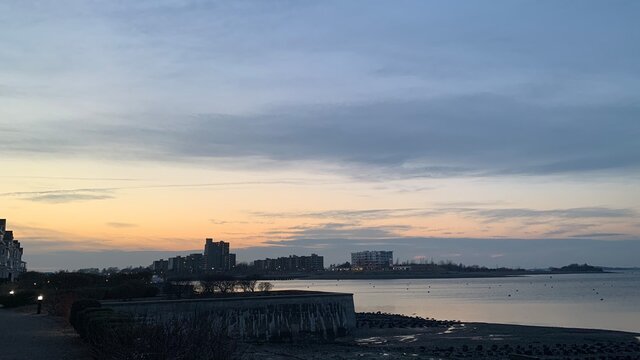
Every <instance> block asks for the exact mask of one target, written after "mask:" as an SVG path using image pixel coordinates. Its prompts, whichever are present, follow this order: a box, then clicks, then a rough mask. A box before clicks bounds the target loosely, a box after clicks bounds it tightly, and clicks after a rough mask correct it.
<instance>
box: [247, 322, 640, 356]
mask: <svg viewBox="0 0 640 360" xmlns="http://www.w3.org/2000/svg"><path fill="white" fill-rule="evenodd" d="M639 336H640V334H634V333H627V332H618V331H606V330H590V329H570V328H557V327H538V326H520V325H503V324H487V323H460V322H455V321H436V320H433V319H421V318H417V317H406V316H401V315H389V314H358V329H357V330H356V332H355V333H354V334H353V336H351V337H349V338H344V339H340V340H339V341H338V342H336V343H335V344H306V345H302V346H301V345H291V344H265V345H255V344H254V345H248V347H245V349H246V351H245V353H244V354H243V356H244V357H243V358H244V359H263V360H284V359H306V360H312V359H313V360H315V359H318V360H320V359H336V360H342V359H363V360H369V359H408V358H414V359H480V360H483V359H545V360H551V359H572V360H574V359H594V360H595V359H598V360H600V359H620V360H626V359H628V360H637V359H640V341H639V340H638V337H639Z"/></svg>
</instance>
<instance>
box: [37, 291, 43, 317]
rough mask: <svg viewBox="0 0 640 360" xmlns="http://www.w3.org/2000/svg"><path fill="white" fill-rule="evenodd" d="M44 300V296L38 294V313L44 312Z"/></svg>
mask: <svg viewBox="0 0 640 360" xmlns="http://www.w3.org/2000/svg"><path fill="white" fill-rule="evenodd" d="M42 300H44V296H42V295H38V314H40V313H41V312H42Z"/></svg>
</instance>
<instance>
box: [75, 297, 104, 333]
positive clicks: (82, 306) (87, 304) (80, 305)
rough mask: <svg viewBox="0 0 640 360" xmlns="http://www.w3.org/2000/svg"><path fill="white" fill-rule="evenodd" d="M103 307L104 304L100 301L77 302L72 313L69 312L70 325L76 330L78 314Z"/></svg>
mask: <svg viewBox="0 0 640 360" xmlns="http://www.w3.org/2000/svg"><path fill="white" fill-rule="evenodd" d="M101 306H102V304H100V302H99V301H97V300H92V299H82V300H77V301H75V302H74V303H73V304H72V305H71V311H70V312H69V323H70V324H71V325H72V326H73V327H74V328H75V326H76V323H77V321H78V313H79V312H80V311H82V310H85V309H89V308H99V307H101Z"/></svg>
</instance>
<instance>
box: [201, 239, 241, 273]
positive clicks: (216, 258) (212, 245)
mask: <svg viewBox="0 0 640 360" xmlns="http://www.w3.org/2000/svg"><path fill="white" fill-rule="evenodd" d="M204 266H205V271H206V272H214V271H229V270H231V269H232V268H234V267H235V266H236V255H235V254H230V253H229V243H228V242H224V241H218V242H213V239H211V238H208V239H206V242H205V244H204Z"/></svg>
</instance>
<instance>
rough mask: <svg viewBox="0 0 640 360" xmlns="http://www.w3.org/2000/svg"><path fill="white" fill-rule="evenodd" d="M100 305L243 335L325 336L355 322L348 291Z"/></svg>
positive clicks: (334, 334)
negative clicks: (196, 320)
mask: <svg viewBox="0 0 640 360" xmlns="http://www.w3.org/2000/svg"><path fill="white" fill-rule="evenodd" d="M103 306H104V307H110V308H113V309H114V310H117V311H123V312H129V313H132V314H134V315H136V316H140V317H145V318H146V319H148V320H153V321H172V320H176V319H179V318H180V317H181V316H197V317H201V318H203V319H205V321H212V320H211V319H214V320H215V321H218V322H220V323H222V324H223V325H224V326H226V328H227V330H228V332H229V334H230V335H231V336H234V337H236V338H240V339H245V340H248V339H253V340H260V341H296V340H301V339H305V340H309V339H323V340H331V339H333V338H335V337H340V336H345V335H348V334H349V333H351V332H352V331H353V330H354V329H355V327H356V318H355V310H354V306H353V295H352V294H343V293H320V292H314V293H302V294H286V295H275V294H274V295H268V296H238V297H230V298H218V299H189V300H152V301H125V302H103ZM212 325H213V324H212ZM216 325H218V324H216Z"/></svg>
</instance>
